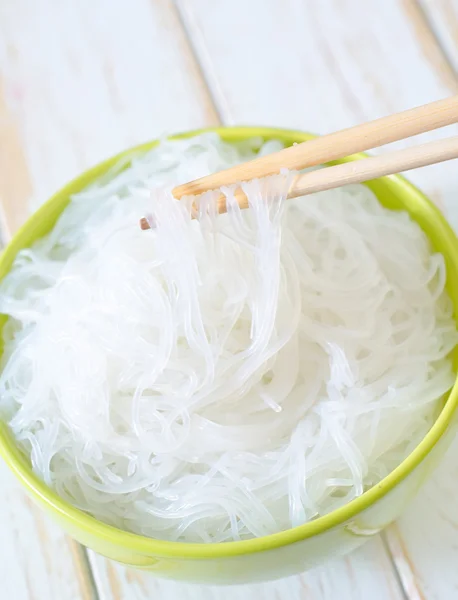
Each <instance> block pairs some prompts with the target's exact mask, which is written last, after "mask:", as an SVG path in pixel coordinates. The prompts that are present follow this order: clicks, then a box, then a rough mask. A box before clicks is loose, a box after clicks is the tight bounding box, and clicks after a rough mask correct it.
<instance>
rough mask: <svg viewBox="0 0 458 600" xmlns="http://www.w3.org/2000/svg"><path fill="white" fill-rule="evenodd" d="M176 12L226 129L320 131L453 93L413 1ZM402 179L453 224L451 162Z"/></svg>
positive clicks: (240, 4)
mask: <svg viewBox="0 0 458 600" xmlns="http://www.w3.org/2000/svg"><path fill="white" fill-rule="evenodd" d="M178 6H179V7H180V10H181V13H182V18H183V21H184V22H185V24H186V26H187V29H188V31H189V32H190V34H191V36H192V39H193V45H194V48H195V50H196V52H197V53H198V56H199V59H200V60H201V63H202V65H203V69H204V71H205V74H206V79H207V82H208V84H209V86H210V89H211V90H212V93H213V95H214V97H215V102H216V104H217V106H218V110H219V112H220V114H221V115H222V118H223V120H224V122H225V123H231V124H233V123H240V124H265V125H275V126H282V127H290V128H300V129H305V130H311V131H315V132H317V133H327V132H330V131H333V130H336V129H339V128H342V127H347V126H350V125H353V124H356V123H358V122H362V121H364V120H368V119H373V118H376V117H380V116H383V115H386V114H389V113H391V112H396V111H399V110H403V109H407V108H409V107H412V106H416V105H419V104H424V103H427V102H430V101H432V100H435V99H438V98H441V97H444V96H447V95H449V94H450V93H455V92H457V91H458V83H457V80H456V78H455V76H454V74H453V71H452V70H451V69H450V65H449V64H448V61H447V60H445V59H444V57H443V56H442V54H441V53H440V52H439V50H438V48H437V46H436V47H434V46H433V44H434V37H433V36H431V35H430V32H429V33H428V35H426V32H428V30H427V27H425V23H424V22H423V21H422V20H421V13H419V12H418V10H416V4H415V1H414V0H384V2H379V1H378V0H367V1H366V2H361V3H356V2H353V1H352V0H320V2H311V1H310V0H284V1H283V2H281V3H279V2H276V0H252V2H251V3H250V8H251V10H250V12H247V11H246V3H245V2H244V1H243V0H234V1H233V2H231V3H227V4H224V5H221V4H220V3H215V2H212V0H179V2H178ZM235 32H236V35H237V42H236V43H235V42H234V35H235ZM457 132H458V127H456V126H454V127H451V128H446V129H443V130H442V131H440V132H436V133H431V134H425V135H423V136H420V138H416V139H414V140H412V141H410V142H405V143H401V144H397V145H396V146H397V147H405V146H408V145H410V144H412V143H418V142H419V141H427V140H431V139H437V138H439V137H442V136H444V135H446V134H447V133H448V134H452V133H457ZM409 177H410V178H411V179H412V180H413V181H414V182H415V183H417V184H418V185H419V186H420V187H422V189H424V190H425V191H426V192H427V193H429V194H430V195H431V196H432V197H433V198H434V199H435V200H436V201H437V202H439V203H445V205H447V206H448V207H449V209H450V211H451V214H452V212H453V220H454V222H456V223H457V224H458V211H457V210H456V209H455V204H456V203H455V202H454V198H455V195H456V192H457V191H458V190H457V183H456V178H455V177H454V171H453V168H452V167H451V166H450V165H447V164H443V165H435V166H431V167H428V168H425V169H422V170H419V171H416V172H415V173H412V174H409Z"/></svg>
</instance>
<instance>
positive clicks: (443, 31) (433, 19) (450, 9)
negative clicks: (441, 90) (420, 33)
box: [418, 0, 458, 73]
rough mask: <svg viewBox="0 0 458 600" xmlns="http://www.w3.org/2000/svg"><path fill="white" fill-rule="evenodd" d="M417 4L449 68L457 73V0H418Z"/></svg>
mask: <svg viewBox="0 0 458 600" xmlns="http://www.w3.org/2000/svg"><path fill="white" fill-rule="evenodd" d="M418 6H419V8H420V9H421V10H422V11H423V14H424V16H425V19H427V20H428V22H429V24H430V27H431V30H432V31H433V33H434V35H435V37H436V39H437V40H438V42H439V45H440V46H441V48H442V50H443V52H444V54H445V56H446V57H447V60H448V62H449V64H450V66H451V68H452V69H453V70H454V72H455V73H458V1H457V0H418Z"/></svg>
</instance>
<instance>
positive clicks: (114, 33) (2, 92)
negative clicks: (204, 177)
mask: <svg viewBox="0 0 458 600" xmlns="http://www.w3.org/2000/svg"><path fill="white" fill-rule="evenodd" d="M217 122H218V120H217V115H216V112H215V110H214V107H213V104H212V100H211V97H210V96H209V95H208V93H207V91H206V88H205V86H204V84H203V81H202V77H201V73H200V70H199V66H198V64H197V63H196V62H195V60H194V59H193V56H192V53H191V52H190V49H189V46H188V45H187V41H186V37H185V35H184V33H183V31H182V28H181V26H180V22H179V16H178V15H177V12H176V10H175V7H174V5H173V2H172V1H171V0H154V2H149V1H148V0H132V1H131V2H130V3H129V7H128V8H127V7H126V5H125V4H124V3H122V2H115V1H111V0H98V1H97V2H92V1H90V0H81V1H80V2H73V1H71V0H62V2H57V3H56V2H53V1H52V0H41V2H30V1H28V0H17V1H16V2H14V3H13V2H3V3H0V203H1V213H2V215H1V216H2V217H3V219H2V220H3V227H2V236H3V237H5V238H8V237H9V236H10V234H11V233H12V232H14V230H16V229H17V227H18V226H19V225H20V224H21V223H22V222H23V221H24V219H25V218H26V216H27V215H28V214H29V212H30V210H31V209H32V208H33V207H36V206H37V205H38V204H40V203H41V202H43V201H44V200H45V199H46V198H47V197H49V196H50V195H51V194H52V193H53V192H54V191H55V190H56V189H58V188H59V187H60V186H61V185H62V184H63V183H65V182H66V181H67V180H69V179H70V178H72V177H74V176H75V175H77V174H78V173H79V172H80V171H81V170H83V169H85V168H87V167H88V166H90V165H91V164H94V163H96V162H98V161H99V160H101V159H103V158H105V157H107V156H109V155H111V154H114V153H115V152H118V151H120V150H122V149H124V148H125V147H128V146H130V145H133V144H137V143H140V142H142V141H145V140H148V139H151V138H154V137H158V136H160V135H163V134H165V133H173V132H176V131H179V130H183V129H190V128H196V127H202V126H205V125H214V124H216V123H217ZM0 486H1V487H2V495H1V497H0V523H1V535H0V558H1V560H0V578H1V579H0V580H1V584H0V589H1V593H0V596H1V597H2V598H3V597H5V598H15V600H67V599H68V600H74V599H75V598H79V599H81V600H92V598H96V597H97V593H96V590H95V589H94V588H93V585H92V575H91V573H90V570H89V569H88V561H87V555H86V551H85V550H84V549H82V548H81V547H80V546H78V545H77V544H76V543H75V542H73V541H71V540H70V539H69V538H67V537H66V536H64V534H63V533H62V532H61V530H60V529H59V528H58V527H55V526H54V525H53V524H51V523H49V522H48V519H47V518H45V517H44V515H43V514H42V513H41V511H39V510H37V509H36V508H35V507H34V506H33V505H32V504H31V503H29V502H28V501H27V500H26V499H25V497H24V495H23V494H22V492H21V491H20V489H19V487H18V484H17V483H16V482H15V480H14V479H13V477H12V475H11V474H10V473H9V472H8V470H7V468H6V466H5V465H3V464H2V465H0Z"/></svg>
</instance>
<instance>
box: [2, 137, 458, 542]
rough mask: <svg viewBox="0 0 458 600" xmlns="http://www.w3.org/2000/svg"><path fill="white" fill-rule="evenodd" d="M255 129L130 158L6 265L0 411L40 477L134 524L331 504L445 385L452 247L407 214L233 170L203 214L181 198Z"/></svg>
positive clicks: (116, 520) (182, 529)
mask: <svg viewBox="0 0 458 600" xmlns="http://www.w3.org/2000/svg"><path fill="white" fill-rule="evenodd" d="M255 144H256V141H253V142H252V143H246V144H244V145H243V146H239V147H236V146H232V145H229V144H226V143H223V142H222V141H221V140H220V139H219V138H218V136H217V135H215V134H205V135H201V136H198V137H195V138H192V139H189V140H182V141H174V142H171V141H164V142H162V143H161V144H160V145H159V146H158V147H157V148H155V149H153V150H152V151H150V152H148V153H144V154H139V155H137V156H135V157H134V158H133V159H132V163H131V164H130V163H129V162H128V161H127V162H126V161H124V163H123V166H127V168H126V169H125V170H124V171H121V170H120V168H119V167H117V168H116V169H115V170H113V171H112V172H111V173H110V175H109V176H105V177H104V178H103V179H102V180H100V181H99V182H97V183H96V184H94V185H92V186H90V187H89V188H88V189H86V190H85V191H83V192H82V193H80V194H77V195H76V196H74V197H73V198H72V201H71V203H70V205H69V206H68V208H67V209H66V210H65V211H64V213H63V214H62V216H61V218H60V219H59V221H58V223H57V225H56V226H55V228H54V230H53V231H52V232H51V233H50V234H49V235H48V236H46V237H45V238H44V239H42V240H40V241H39V242H37V243H36V244H34V246H33V247H32V248H31V249H29V250H24V251H22V252H20V253H19V255H18V257H17V260H16V262H15V264H14V267H13V269H12V270H11V272H10V274H9V275H8V276H7V277H6V278H5V279H4V280H3V282H2V283H1V295H0V310H1V311H2V312H4V313H6V314H8V315H9V316H10V317H11V318H10V320H9V321H8V323H7V325H6V326H5V328H4V331H3V337H4V340H5V353H4V357H3V364H2V368H3V370H2V374H1V377H0V394H1V396H0V411H1V414H2V416H3V418H4V419H6V420H8V422H9V424H10V426H11V428H12V430H13V432H14V435H15V436H16V438H17V440H18V441H19V443H20V445H21V447H22V448H23V449H24V451H25V452H26V453H27V454H28V455H29V456H30V459H31V462H32V465H33V469H34V470H35V472H36V473H38V474H39V475H40V477H42V478H43V480H44V481H45V482H46V483H47V484H48V485H49V486H51V487H53V488H55V489H56V490H57V492H58V493H59V494H60V495H61V496H62V497H63V498H65V499H67V500H68V501H69V502H71V503H72V504H74V505H76V506H78V507H80V508H81V509H83V510H85V511H87V512H89V513H91V514H92V515H94V516H95V517H96V518H98V519H101V520H102V521H105V522H107V523H110V524H113V525H116V526H118V527H121V528H123V529H126V530H129V531H132V532H136V533H141V534H144V535H147V536H151V537H157V538H164V539H169V540H180V541H187V542H199V541H203V542H218V541H226V540H239V539H246V538H249V537H253V536H262V535H266V534H269V533H273V532H277V531H280V530H284V529H286V528H288V527H291V526H295V525H298V524H301V523H304V522H305V521H308V520H310V519H313V518H316V517H317V516H319V515H322V514H324V513H327V512H329V511H330V510H332V509H334V508H336V507H338V506H341V505H342V504H344V503H346V502H348V501H350V500H351V499H353V498H355V497H356V496H358V495H360V494H362V493H363V492H364V490H365V489H367V488H368V487H369V486H371V485H373V484H375V483H376V482H378V481H379V480H380V479H381V478H382V477H384V476H385V475H387V474H388V473H389V472H390V471H391V470H392V469H393V468H394V467H396V466H397V465H398V464H399V463H400V462H401V460H402V459H403V458H404V457H405V456H406V455H407V454H408V453H409V452H410V451H411V450H412V449H413V448H414V447H415V445H416V444H417V443H418V442H419V441H420V440H421V438H422V437H423V436H424V435H425V433H426V432H427V431H428V429H429V428H430V426H431V424H432V423H433V421H434V418H435V416H436V415H437V411H438V408H439V399H440V398H441V396H442V395H443V394H444V393H445V392H446V391H447V390H448V389H449V388H450V387H451V385H452V383H453V378H454V377H453V373H452V368H451V364H450V361H449V360H448V358H447V355H448V354H449V353H450V351H451V349H452V348H453V347H454V346H455V344H456V342H457V333H456V328H455V324H454V321H453V318H452V307H451V302H450V300H449V298H448V297H447V295H446V293H445V292H444V282H445V266H444V260H443V257H442V256H441V255H439V254H434V253H432V251H431V249H430V247H429V243H428V240H427V238H426V236H425V235H424V233H423V232H422V231H421V230H420V228H419V227H418V226H417V225H416V224H415V223H414V222H413V221H412V220H411V219H410V217H409V216H408V215H407V214H406V213H403V212H391V211H389V210H387V209H385V208H383V207H382V206H381V205H380V204H379V203H378V201H377V199H376V198H375V197H374V196H373V194H372V193H371V192H370V191H369V190H368V189H367V188H365V187H362V186H352V187H348V188H345V189H341V190H334V191H330V192H325V193H321V194H316V195H314V196H309V197H307V198H299V199H297V200H294V201H288V202H285V203H283V199H284V195H285V192H286V190H287V189H288V185H289V182H290V177H291V175H289V174H287V173H285V174H283V175H279V176H276V177H272V178H269V179H267V180H262V181H254V182H251V183H247V184H243V188H244V190H245V192H246V193H247V195H248V198H249V201H250V206H251V209H250V210H248V211H240V209H239V208H238V206H237V204H236V202H235V199H234V190H233V189H232V188H227V189H224V190H223V191H224V193H225V194H226V197H227V203H228V214H227V215H222V216H218V217H217V216H216V215H215V210H214V207H215V202H214V199H215V195H214V194H213V193H208V194H206V195H205V197H204V198H203V199H202V200H201V201H200V205H199V207H198V213H199V214H198V217H199V218H198V220H191V216H190V213H191V207H192V201H191V199H184V200H183V201H181V202H177V201H175V200H173V199H172V197H171V194H170V192H169V191H168V190H170V188H171V187H172V186H173V185H174V184H176V183H180V182H184V181H186V180H190V179H193V178H196V177H199V176H202V175H205V174H207V173H209V172H212V171H216V170H218V169H222V168H226V167H229V166H231V165H234V164H237V163H238V162H240V161H242V160H246V159H249V158H251V157H252V156H253V155H254V153H255V151H254V150H253V148H254V147H255ZM279 147H280V144H279V143H278V142H268V143H266V144H265V145H264V146H263V147H262V148H261V151H260V152H261V153H267V152H271V151H274V150H277V149H279ZM120 171H121V172H120ZM142 214H149V215H150V219H151V222H152V223H153V225H154V226H153V229H152V230H151V231H148V232H142V231H141V230H140V229H139V227H138V224H137V222H138V217H139V216H141V215H142Z"/></svg>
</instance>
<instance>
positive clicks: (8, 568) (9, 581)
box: [0, 463, 97, 600]
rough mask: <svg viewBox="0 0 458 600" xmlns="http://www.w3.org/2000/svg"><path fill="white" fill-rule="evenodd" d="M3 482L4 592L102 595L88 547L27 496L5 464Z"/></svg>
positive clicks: (62, 597) (19, 599)
mask: <svg viewBox="0 0 458 600" xmlns="http://www.w3.org/2000/svg"><path fill="white" fill-rule="evenodd" d="M0 484H1V489H2V494H1V500H0V530H1V535H0V582H1V583H0V590H1V597H2V598H14V600H75V598H79V599H81V600H96V598H97V594H96V591H95V588H94V587H93V585H92V579H91V577H88V572H87V568H86V565H85V561H84V555H83V557H81V555H80V553H81V552H83V551H82V549H81V548H80V547H78V546H77V545H76V543H75V542H73V541H72V540H70V538H68V537H67V536H66V535H65V534H64V533H63V532H62V530H61V528H60V527H58V526H57V525H55V524H54V523H51V522H50V521H49V519H48V518H47V517H45V516H44V515H43V513H42V511H41V510H40V509H39V508H37V507H36V506H35V505H34V504H33V503H32V502H31V501H30V500H29V499H28V498H27V497H26V496H25V494H24V493H23V492H22V491H21V489H20V488H19V486H18V484H17V482H16V480H15V479H14V477H13V475H12V474H11V473H10V472H9V471H8V469H7V467H6V465H5V464H4V463H0ZM75 546H77V547H76V548H75ZM75 552H76V553H77V554H78V555H77V556H76V558H77V560H75Z"/></svg>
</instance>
